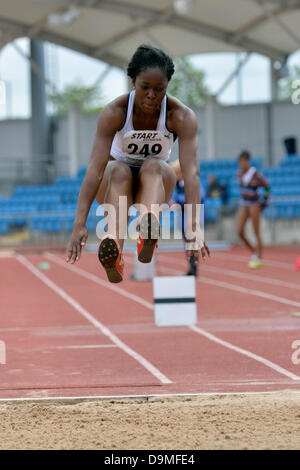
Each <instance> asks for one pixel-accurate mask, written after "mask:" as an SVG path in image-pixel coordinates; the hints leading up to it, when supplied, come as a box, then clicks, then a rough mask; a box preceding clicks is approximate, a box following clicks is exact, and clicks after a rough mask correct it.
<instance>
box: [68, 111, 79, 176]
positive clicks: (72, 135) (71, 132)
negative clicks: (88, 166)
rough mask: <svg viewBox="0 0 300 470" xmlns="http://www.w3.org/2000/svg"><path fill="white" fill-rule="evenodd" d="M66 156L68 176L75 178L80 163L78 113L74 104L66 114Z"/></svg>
mask: <svg viewBox="0 0 300 470" xmlns="http://www.w3.org/2000/svg"><path fill="white" fill-rule="evenodd" d="M68 150H69V152H68V154H69V165H68V168H69V176H71V177H75V176H76V174H77V171H78V167H79V161H80V112H79V109H78V107H77V106H76V105H75V104H71V105H70V108H69V114H68Z"/></svg>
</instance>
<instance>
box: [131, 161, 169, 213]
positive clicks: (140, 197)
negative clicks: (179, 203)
mask: <svg viewBox="0 0 300 470" xmlns="http://www.w3.org/2000/svg"><path fill="white" fill-rule="evenodd" d="M175 184H176V175H175V171H174V170H173V168H172V167H171V166H170V165H168V163H166V162H164V161H163V160H159V159H156V158H149V159H147V160H146V161H145V162H144V164H143V165H142V167H141V169H140V172H139V177H138V188H137V193H136V197H135V202H136V203H139V204H143V205H144V206H146V208H147V209H148V210H151V205H152V204H163V203H168V202H169V200H170V198H171V195H172V193H173V191H174V187H175ZM157 215H158V214H157Z"/></svg>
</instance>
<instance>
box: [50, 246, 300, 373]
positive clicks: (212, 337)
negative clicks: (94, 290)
mask: <svg viewBox="0 0 300 470" xmlns="http://www.w3.org/2000/svg"><path fill="white" fill-rule="evenodd" d="M48 257H49V258H50V259H52V260H53V261H56V260H57V262H58V261H59V263H58V264H60V265H62V266H63V267H68V265H67V266H65V265H64V263H63V262H62V261H61V260H60V259H59V258H56V257H55V256H53V255H48ZM126 258H127V261H129V262H130V263H132V264H133V261H132V260H131V259H130V260H129V258H128V257H126ZM164 258H165V257H164ZM73 268H74V267H73ZM73 268H72V269H73ZM160 269H161V271H163V268H162V267H160ZM166 271H167V272H168V273H170V272H171V273H173V274H182V272H181V271H178V270H175V269H172V268H167V269H166ZM75 272H77V273H78V274H80V275H83V273H84V277H88V276H87V274H89V276H93V275H92V274H90V273H87V272H86V271H84V270H83V269H79V268H77V269H76V271H75ZM93 277H96V276H93ZM96 279H98V278H96ZM204 279H206V278H203V277H201V281H203V280H204ZM207 281H209V283H212V284H214V285H218V284H217V282H218V281H215V280H214V279H209V280H207ZM102 282H103V283H105V282H104V281H102ZM105 284H106V283H105ZM221 284H222V285H221V287H225V288H229V289H233V288H234V290H238V289H243V290H242V292H243V293H246V294H249V293H252V294H253V295H260V294H264V293H263V292H261V291H254V290H253V291H252V290H251V289H244V288H239V287H238V286H235V285H233V284H229V283H221ZM105 287H106V285H105ZM117 292H118V294H120V295H124V292H125V293H126V294H127V292H126V291H124V289H121V290H120V291H119V289H117ZM240 292H241V290H240ZM256 292H257V293H256ZM265 295H266V296H267V295H268V294H265ZM260 296H262V295H260ZM126 297H127V295H126ZM135 297H136V296H135ZM271 297H272V299H271V300H274V297H275V296H271ZM266 298H269V297H266ZM139 299H140V298H139ZM276 299H282V298H281V297H278V298H276ZM132 300H134V299H132ZM140 300H141V299H140ZM282 300H288V299H282ZM277 301H279V300H277ZM139 303H140V302H139ZM147 304H149V305H150V307H149V308H150V309H151V311H153V306H152V304H150V303H149V302H147ZM299 305H300V304H299ZM188 328H189V329H191V330H193V331H194V332H196V333H198V334H202V335H203V336H206V337H207V339H209V340H211V341H214V342H216V343H219V344H220V345H222V346H224V347H227V348H228V349H231V350H233V351H235V352H237V353H240V354H244V355H246V356H248V357H249V358H251V359H254V360H256V361H258V362H261V363H262V364H264V365H265V366H267V367H269V368H271V369H273V370H275V371H276V372H278V373H280V374H283V375H285V376H287V377H289V378H291V379H292V380H300V377H298V376H297V375H295V374H293V373H292V372H289V371H288V370H286V369H284V368H282V367H280V366H279V365H277V364H275V363H274V362H271V361H269V360H268V359H265V358H263V357H261V356H258V355H257V354H254V353H252V352H250V351H247V350H246V349H242V348H239V347H238V346H235V345H234V344H231V343H229V342H227V341H223V340H222V339H220V338H218V337H217V336H215V335H212V334H211V333H208V332H207V331H205V330H203V329H201V328H198V327H195V326H190V327H188Z"/></svg>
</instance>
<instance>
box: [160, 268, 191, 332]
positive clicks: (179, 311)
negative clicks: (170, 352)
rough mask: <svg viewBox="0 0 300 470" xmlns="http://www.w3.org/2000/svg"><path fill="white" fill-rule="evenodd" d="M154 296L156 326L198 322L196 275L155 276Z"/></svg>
mask: <svg viewBox="0 0 300 470" xmlns="http://www.w3.org/2000/svg"><path fill="white" fill-rule="evenodd" d="M153 297H154V323H155V325H156V326H184V325H195V324H196V323H197V307H196V283H195V277H194V276H167V277H155V278H154V279H153Z"/></svg>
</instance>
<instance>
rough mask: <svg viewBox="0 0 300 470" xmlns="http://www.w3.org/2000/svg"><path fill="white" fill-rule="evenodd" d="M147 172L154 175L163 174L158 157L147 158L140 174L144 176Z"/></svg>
mask: <svg viewBox="0 0 300 470" xmlns="http://www.w3.org/2000/svg"><path fill="white" fill-rule="evenodd" d="M145 172H147V173H151V174H154V175H162V167H161V164H160V162H159V161H158V160H157V159H156V158H148V159H147V160H145V162H144V163H143V165H142V167H141V169H140V175H141V176H142V175H143V174H144V173H145Z"/></svg>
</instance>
